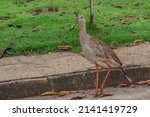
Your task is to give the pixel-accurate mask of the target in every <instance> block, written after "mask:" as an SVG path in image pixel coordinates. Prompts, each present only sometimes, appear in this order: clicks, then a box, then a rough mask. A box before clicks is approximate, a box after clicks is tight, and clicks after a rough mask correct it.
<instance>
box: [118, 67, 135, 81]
mask: <svg viewBox="0 0 150 117" xmlns="http://www.w3.org/2000/svg"><path fill="white" fill-rule="evenodd" d="M120 70H121V73H122V74H123V75H124V76H125V77H126V78H127V80H128V81H129V82H130V83H132V80H131V78H129V77H128V75H127V74H126V72H125V71H124V70H123V69H122V68H121V67H120Z"/></svg>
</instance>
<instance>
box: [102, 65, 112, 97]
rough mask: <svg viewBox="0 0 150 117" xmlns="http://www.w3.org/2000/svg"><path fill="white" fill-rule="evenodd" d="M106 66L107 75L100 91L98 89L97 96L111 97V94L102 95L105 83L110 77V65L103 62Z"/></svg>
mask: <svg viewBox="0 0 150 117" xmlns="http://www.w3.org/2000/svg"><path fill="white" fill-rule="evenodd" d="M104 63H105V64H106V65H107V66H108V69H107V74H106V76H105V79H104V80H103V83H102V85H101V89H100V95H99V96H111V95H112V94H105V93H103V91H104V87H105V84H106V81H107V79H108V78H109V75H110V71H111V68H112V67H111V65H110V64H109V63H107V62H104Z"/></svg>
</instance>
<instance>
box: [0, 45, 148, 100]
mask: <svg viewBox="0 0 150 117" xmlns="http://www.w3.org/2000/svg"><path fill="white" fill-rule="evenodd" d="M115 52H116V54H117V55H118V57H119V58H120V59H121V61H122V62H123V66H124V67H125V70H126V71H127V73H128V74H129V75H130V76H132V80H133V81H139V80H147V79H150V77H149V76H150V43H148V42H147V43H144V44H140V45H138V46H131V47H122V48H119V49H116V50H115ZM91 67H92V68H93V67H95V66H94V64H93V63H91V62H89V61H87V60H86V59H85V58H84V57H82V56H81V55H79V54H75V53H70V52H62V53H49V54H47V55H36V56H31V55H30V56H15V57H7V58H2V59H0V99H12V98H19V97H27V96H36V95H39V94H41V93H42V92H45V91H47V90H51V91H60V90H76V89H82V90H83V89H89V88H94V86H95V71H91V72H90V73H89V74H87V73H86V72H85V71H87V69H88V68H91ZM100 72H101V73H100V74H101V75H100V81H99V82H100V83H101V82H102V79H103V77H104V75H105V73H106V70H104V69H103V70H101V69H100ZM85 74H86V75H85ZM121 77H122V76H121V75H120V72H119V71H118V70H117V69H114V70H113V71H112V72H111V78H110V80H109V81H108V82H107V83H108V84H107V86H115V85H116V84H118V83H124V82H125V79H124V78H121ZM85 84H86V85H85Z"/></svg>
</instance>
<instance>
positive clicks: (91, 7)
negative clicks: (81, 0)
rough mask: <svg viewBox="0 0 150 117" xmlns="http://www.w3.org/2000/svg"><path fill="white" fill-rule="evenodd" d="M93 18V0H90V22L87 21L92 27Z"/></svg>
mask: <svg viewBox="0 0 150 117" xmlns="http://www.w3.org/2000/svg"><path fill="white" fill-rule="evenodd" d="M93 18H94V16H93V0H90V23H89V25H90V27H92V25H93Z"/></svg>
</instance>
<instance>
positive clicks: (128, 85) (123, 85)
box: [117, 84, 135, 88]
mask: <svg viewBox="0 0 150 117" xmlns="http://www.w3.org/2000/svg"><path fill="white" fill-rule="evenodd" d="M117 87H118V88H124V87H128V88H134V87H135V85H134V84H119V85H118V86H117Z"/></svg>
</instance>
